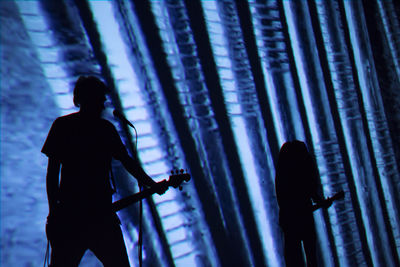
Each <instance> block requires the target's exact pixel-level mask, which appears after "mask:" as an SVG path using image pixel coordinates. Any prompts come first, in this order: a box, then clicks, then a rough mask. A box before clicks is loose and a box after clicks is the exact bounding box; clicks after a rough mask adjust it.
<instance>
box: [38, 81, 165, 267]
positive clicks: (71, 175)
mask: <svg viewBox="0 0 400 267" xmlns="http://www.w3.org/2000/svg"><path fill="white" fill-rule="evenodd" d="M106 90H107V87H106V86H105V84H104V83H103V82H101V81H100V80H99V79H98V78H96V77H93V76H89V77H83V76H82V77H80V78H79V79H78V81H77V82H76V85H75V88H74V104H75V106H77V107H80V110H79V112H76V113H72V114H69V115H66V116H63V117H59V118H57V119H56V120H55V121H54V123H53V125H52V127H51V129H50V132H49V134H48V136H47V139H46V142H45V144H44V146H43V149H42V152H43V153H44V154H46V155H47V156H48V169H47V177H46V185H47V196H48V202H49V216H48V227H47V234H48V238H49V240H50V244H51V247H52V253H51V266H54V267H60V266H66V267H67V266H68V267H71V266H78V265H79V262H80V260H81V258H82V256H83V255H84V253H85V251H86V250H87V249H90V250H92V251H93V253H94V254H95V255H96V256H97V258H98V259H99V260H100V261H101V262H102V263H103V264H104V266H106V267H107V266H108V267H116V266H129V261H128V256H127V253H126V248H125V244H124V240H123V236H122V232H121V229H120V222H119V219H118V217H117V215H116V214H115V213H114V212H113V211H112V210H111V203H112V194H113V192H114V188H113V185H112V183H111V182H110V172H111V159H112V158H115V159H117V160H120V161H121V163H122V164H123V166H124V167H125V168H126V169H127V170H128V171H129V173H131V174H132V175H133V176H135V177H136V178H137V179H138V181H139V182H141V183H142V184H143V185H146V186H157V187H160V186H159V185H157V184H156V183H155V181H154V180H153V179H151V178H150V177H149V176H148V175H147V174H146V173H145V172H144V170H143V169H142V167H141V166H140V164H139V163H138V161H137V160H134V159H133V158H131V157H130V156H129V155H128V153H127V151H126V149H125V147H124V145H123V143H122V141H121V139H120V137H119V135H118V133H117V131H116V129H115V127H114V126H113V124H111V123H110V122H109V121H107V120H104V119H102V118H101V114H102V111H103V110H104V102H105V100H106V97H105V95H106ZM60 168H61V179H59V174H60ZM165 189H166V188H161V187H160V188H158V189H157V192H158V193H159V194H162V193H163V192H164V191H165Z"/></svg>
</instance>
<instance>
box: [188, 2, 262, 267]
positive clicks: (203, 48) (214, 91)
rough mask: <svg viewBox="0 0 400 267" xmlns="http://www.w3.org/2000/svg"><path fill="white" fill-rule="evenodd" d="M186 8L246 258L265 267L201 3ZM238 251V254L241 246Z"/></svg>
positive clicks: (190, 3)
mask: <svg viewBox="0 0 400 267" xmlns="http://www.w3.org/2000/svg"><path fill="white" fill-rule="evenodd" d="M185 6H186V9H187V12H188V16H189V22H190V26H191V29H192V32H193V37H194V40H195V42H196V47H197V54H198V57H199V59H200V63H201V67H202V71H203V74H204V80H205V83H206V86H207V88H208V89H209V91H208V92H209V96H210V100H211V105H212V107H213V110H214V112H215V118H216V121H217V123H218V128H219V131H220V134H221V139H222V142H223V146H224V150H225V151H224V152H225V155H226V157H227V159H228V164H229V167H230V170H231V173H232V180H233V184H234V189H235V193H236V195H237V197H238V200H239V201H238V202H239V210H240V212H241V214H239V216H240V217H242V218H243V221H244V228H245V229H244V230H245V232H246V234H247V238H248V240H249V243H250V244H249V245H250V248H251V252H252V255H247V257H249V258H250V257H252V258H253V260H254V264H255V265H256V266H265V258H264V255H263V249H262V244H261V240H260V236H259V233H258V231H257V225H256V221H255V218H254V214H253V212H252V208H251V201H250V197H249V194H248V191H247V190H244V189H245V188H246V183H245V182H244V177H243V170H242V167H241V163H240V159H239V155H238V151H237V146H236V143H235V139H234V136H233V133H232V127H231V125H230V120H229V117H228V114H227V110H226V106H225V104H224V97H223V93H222V87H221V85H220V83H219V81H220V79H219V75H218V70H217V66H216V64H215V62H214V57H213V53H212V48H211V45H210V39H209V35H208V33H207V29H206V24H205V21H204V14H203V12H202V10H203V9H202V6H201V3H200V2H199V1H197V0H185ZM245 241H247V240H245ZM237 245H239V244H237ZM238 249H239V250H240V246H239V247H238ZM239 253H240V252H239ZM249 262H251V261H249ZM236 264H239V262H236Z"/></svg>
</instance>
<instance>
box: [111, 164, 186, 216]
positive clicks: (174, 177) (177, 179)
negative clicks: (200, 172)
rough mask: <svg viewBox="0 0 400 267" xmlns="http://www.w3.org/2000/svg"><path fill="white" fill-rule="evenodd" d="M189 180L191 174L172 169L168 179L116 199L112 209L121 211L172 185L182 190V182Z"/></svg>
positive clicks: (160, 192) (160, 193)
mask: <svg viewBox="0 0 400 267" xmlns="http://www.w3.org/2000/svg"><path fill="white" fill-rule="evenodd" d="M189 180H190V174H188V173H184V171H183V170H180V171H176V172H173V171H171V175H170V176H169V179H168V180H162V181H161V182H158V183H155V184H154V185H152V186H151V187H150V188H147V189H144V190H143V191H141V192H139V193H136V194H133V195H131V196H128V197H125V198H123V199H120V200H117V201H115V202H114V203H113V204H112V210H113V211H119V210H121V209H123V208H125V207H127V206H129V205H131V204H133V203H135V202H137V201H140V200H141V199H144V198H146V197H148V196H151V195H152V194H154V193H157V194H159V195H162V194H164V192H165V191H166V190H167V189H168V188H169V187H170V186H172V187H174V188H179V190H182V186H181V184H182V183H183V182H184V181H185V182H188V181H189Z"/></svg>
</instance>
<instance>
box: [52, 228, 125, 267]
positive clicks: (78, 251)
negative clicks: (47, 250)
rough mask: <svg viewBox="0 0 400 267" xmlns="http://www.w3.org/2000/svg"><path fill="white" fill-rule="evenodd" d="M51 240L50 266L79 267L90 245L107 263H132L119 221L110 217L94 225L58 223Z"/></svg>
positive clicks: (119, 265) (118, 266) (107, 265)
mask: <svg viewBox="0 0 400 267" xmlns="http://www.w3.org/2000/svg"><path fill="white" fill-rule="evenodd" d="M50 244H51V249H52V251H51V258H50V266H51V267H77V266H78V265H79V263H80V261H81V259H82V257H83V255H84V254H85V252H86V250H87V249H90V250H91V251H92V252H93V253H94V255H96V257H97V258H98V259H99V260H100V261H101V262H102V263H103V265H104V267H129V266H130V265H129V260H128V255H127V253H126V247H125V243H124V239H123V236H122V231H121V228H120V225H119V223H118V222H116V221H115V220H109V221H105V222H102V223H98V222H97V223H96V224H95V225H86V226H85V225H75V226H73V225H65V224H64V225H63V226H62V227H58V229H57V231H56V233H55V234H54V238H52V239H50Z"/></svg>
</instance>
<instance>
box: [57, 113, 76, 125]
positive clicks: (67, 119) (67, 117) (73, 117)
mask: <svg viewBox="0 0 400 267" xmlns="http://www.w3.org/2000/svg"><path fill="white" fill-rule="evenodd" d="M77 118H78V113H77V112H75V113H71V114H68V115H64V116H61V117H58V118H57V119H55V121H54V123H55V124H64V123H69V122H73V121H76V120H77Z"/></svg>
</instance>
